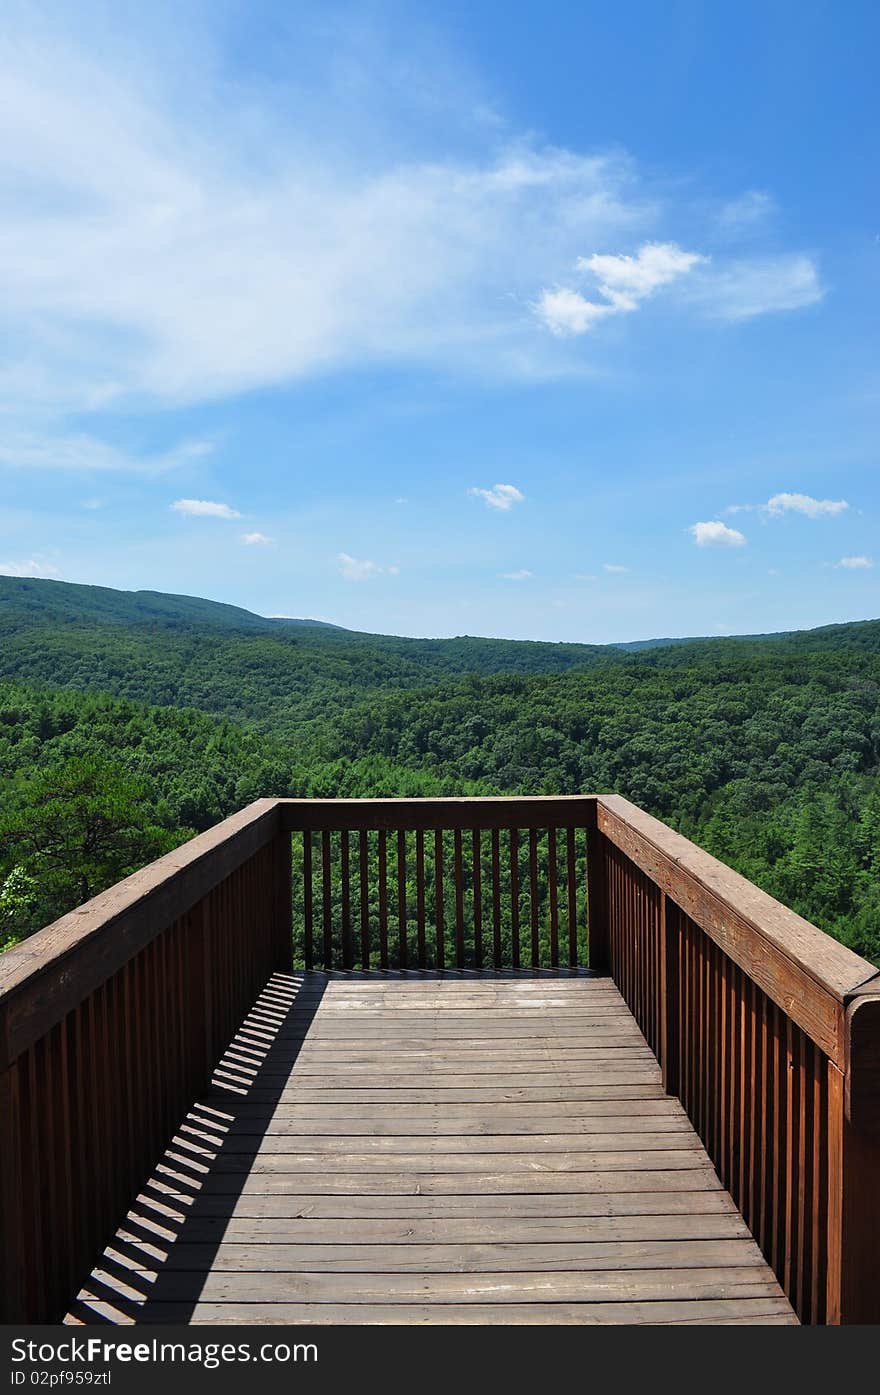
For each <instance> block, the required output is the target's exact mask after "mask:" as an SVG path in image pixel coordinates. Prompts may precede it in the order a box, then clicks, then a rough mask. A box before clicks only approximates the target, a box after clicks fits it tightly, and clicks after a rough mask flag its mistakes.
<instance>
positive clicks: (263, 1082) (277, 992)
mask: <svg viewBox="0 0 880 1395" xmlns="http://www.w3.org/2000/svg"><path fill="white" fill-rule="evenodd" d="M325 982H326V980H324V978H323V976H322V975H317V974H316V975H314V976H312V975H309V976H308V978H306V977H304V976H303V975H301V974H282V973H276V974H273V976H272V978H271V979H270V980H269V982H268V983H267V985H266V987H265V988H264V989H263V991H262V993H261V994H260V996H259V998H258V999H257V1001H256V1003H255V1004H254V1006H253V1007H252V1008H251V1010H250V1012H249V1013H248V1014H247V1016H246V1017H245V1019H244V1021H243V1022H242V1024H241V1026H240V1027H239V1029H238V1031H237V1032H236V1034H235V1037H234V1038H233V1040H232V1042H231V1043H230V1044H229V1046H228V1047H227V1049H226V1051H225V1052H224V1055H223V1057H222V1059H221V1060H220V1062H219V1063H218V1065H217V1067H216V1068H215V1071H214V1075H213V1079H212V1082H211V1090H210V1091H209V1092H208V1093H207V1094H206V1095H205V1097H204V1098H202V1099H201V1100H199V1101H198V1102H197V1103H195V1104H194V1105H193V1107H192V1108H191V1109H190V1110H189V1111H188V1113H187V1115H186V1117H185V1118H184V1119H183V1120H182V1122H181V1124H180V1126H179V1127H178V1129H177V1131H176V1132H175V1134H174V1137H173V1139H172V1141H171V1143H170V1144H169V1146H168V1147H167V1148H166V1150H165V1152H164V1154H163V1155H162V1157H161V1159H160V1160H159V1162H158V1163H157V1165H156V1167H155V1169H154V1171H153V1173H152V1174H151V1176H150V1178H149V1180H148V1181H147V1183H146V1184H145V1185H144V1187H143V1188H142V1189H141V1191H140V1192H139V1194H138V1196H137V1198H136V1200H135V1202H134V1204H133V1205H132V1206H131V1208H130V1210H129V1211H128V1213H127V1215H126V1218H125V1220H124V1222H123V1223H122V1224H121V1225H120V1226H119V1228H118V1230H117V1231H116V1234H115V1235H114V1237H113V1239H112V1241H111V1242H110V1244H109V1245H108V1246H107V1248H106V1249H105V1250H104V1253H103V1254H102V1255H101V1258H100V1260H99V1261H98V1263H97V1265H96V1266H95V1268H94V1269H93V1271H92V1273H91V1274H90V1275H89V1277H88V1279H87V1280H86V1282H85V1283H84V1284H83V1285H82V1288H81V1289H80V1292H79V1293H78V1295H77V1297H76V1299H75V1300H74V1302H73V1303H72V1304H71V1307H70V1310H69V1313H68V1316H67V1319H66V1321H68V1322H73V1323H89V1324H92V1323H109V1324H127V1323H134V1322H173V1323H185V1322H188V1321H189V1319H190V1317H191V1316H192V1311H193V1309H194V1307H195V1305H196V1303H197V1302H198V1300H199V1296H200V1294H201V1291H202V1288H203V1286H204V1282H205V1278H206V1276H207V1274H208V1273H209V1271H210V1269H211V1264H212V1261H213V1259H214V1256H215V1254H216V1252H217V1249H218V1247H219V1245H220V1244H221V1243H222V1241H223V1238H224V1235H225V1232H226V1229H227V1227H228V1224H229V1222H230V1220H231V1219H232V1217H233V1215H234V1214H235V1211H236V1205H237V1203H238V1201H239V1199H240V1198H241V1196H242V1193H243V1189H244V1185H245V1183H246V1181H247V1178H248V1176H249V1174H250V1171H251V1169H252V1167H253V1163H254V1160H255V1158H256V1157H257V1155H258V1153H259V1151H260V1146H261V1144H262V1142H263V1137H264V1134H265V1131H266V1128H267V1127H268V1125H269V1123H270V1121H271V1120H272V1117H273V1115H274V1113H275V1110H276V1108H277V1106H278V1104H279V1102H280V1100H281V1098H282V1096H283V1093H284V1089H285V1086H286V1085H287V1082H288V1080H289V1078H290V1075H291V1072H292V1071H293V1068H294V1065H295V1063H296V1060H297V1057H298V1056H299V1053H300V1050H301V1048H302V1046H303V1044H304V1042H305V1040H306V1037H307V1035H308V1031H309V1027H310V1026H311V1023H312V1020H313V1018H314V1015H315V1013H316V1011H317V1009H318V1006H319V1004H320V1001H321V997H322V995H323V992H324V986H325ZM294 1013H295V1018H294Z"/></svg>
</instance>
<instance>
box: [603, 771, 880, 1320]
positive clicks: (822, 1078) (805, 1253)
mask: <svg viewBox="0 0 880 1395" xmlns="http://www.w3.org/2000/svg"><path fill="white" fill-rule="evenodd" d="M592 855H593V857H594V858H595V859H596V862H597V864H598V866H599V867H600V868H601V871H600V872H599V873H598V877H599V879H600V880H601V882H602V888H601V896H602V901H603V904H604V916H603V920H604V930H605V935H604V944H603V945H601V947H600V938H601V937H600V935H599V933H598V929H597V927H596V926H595V925H594V934H593V937H592V938H591V947H592V952H593V961H592V962H593V966H594V967H595V968H599V969H602V968H607V969H608V971H609V972H610V973H611V975H612V977H613V978H614V980H615V982H616V983H617V985H618V987H619V988H620V991H621V992H622V994H623V996H624V998H625V999H626V1001H627V1003H628V1004H629V1007H630V1008H631V1010H632V1012H633V1014H634V1016H635V1017H636V1019H637V1021H638V1023H639V1025H640V1027H641V1028H642V1031H643V1032H644V1034H645V1037H646V1038H647V1040H648V1043H649V1045H650V1046H651V1048H652V1050H653V1051H654V1052H655V1054H656V1056H657V1058H658V1060H659V1062H660V1065H661V1069H662V1071H663V1078H664V1083H665V1087H666V1089H667V1090H668V1091H669V1093H670V1094H674V1095H677V1096H678V1097H679V1099H680V1100H681V1102H682V1104H683V1105H684V1108H685V1109H686V1111H687V1113H688V1116H689V1117H690V1119H691V1122H692V1123H693V1125H694V1127H695V1128H696V1130H697V1132H698V1133H699V1135H700V1137H701V1138H702V1140H703V1143H704V1144H705V1147H706V1150H707V1152H708V1153H709V1156H710V1157H711V1158H712V1161H713V1162H714V1164H715V1167H716V1169H717V1171H718V1175H719V1177H720V1178H721V1181H722V1182H723V1183H724V1185H725V1186H726V1187H727V1188H728V1190H729V1191H730V1193H731V1195H732V1197H733V1199H734V1201H735V1202H736V1204H737V1206H738V1207H739V1209H740V1211H741V1212H742V1215H743V1217H744V1219H745V1221H746V1223H747V1225H748V1226H749V1228H750V1229H751V1231H752V1234H753V1235H754V1236H755V1238H756V1239H757V1241H758V1243H759V1245H760V1246H761V1249H762V1250H763V1252H764V1254H765V1255H766V1257H767V1259H768V1261H769V1262H770V1264H771V1265H772V1267H773V1269H774V1271H775V1273H776V1275H777V1277H778V1278H779V1281H780V1283H781V1284H782V1287H783V1288H784V1290H785V1292H786V1293H787V1295H788V1297H789V1299H790V1300H791V1302H792V1305H793V1306H794V1308H795V1310H796V1312H797V1313H798V1315H799V1317H800V1318H801V1320H802V1321H803V1322H809V1323H821V1322H828V1323H840V1322H878V1321H880V976H878V973H877V970H876V969H875V967H874V966H873V965H872V964H870V963H868V962H867V960H864V959H861V958H859V956H858V955H856V954H853V953H852V952H851V951H850V950H848V949H846V948H845V946H843V945H841V944H839V943H838V942H837V941H836V940H833V939H831V937H830V936H828V935H825V934H823V933H822V932H821V931H820V930H817V929H816V927H815V926H813V925H810V924H809V923H808V922H807V921H805V920H802V919H801V917H800V916H797V915H795V914H794V912H793V911H790V910H788V909H787V908H786V907H784V906H781V905H780V904H779V903H778V902H777V901H774V900H773V899H772V897H770V896H767V895H766V894H765V893H764V892H762V891H759V890H758V888H757V887H755V886H753V885H752V884H751V883H750V882H747V881H745V880H744V878H742V877H740V876H738V875H737V874H736V873H735V872H732V871H731V870H730V869H729V868H728V867H725V866H724V865H723V864H722V863H720V862H718V861H716V859H715V858H713V857H710V856H709V854H708V853H705V852H703V851H702V850H701V849H700V848H697V847H695V846H694V844H693V843H689V842H688V841H687V839H685V838H682V837H680V836H679V835H678V834H676V833H673V832H672V830H671V829H669V828H667V827H666V826H665V825H664V824H662V823H659V822H658V821H657V820H656V819H653V818H651V817H650V816H649V815H647V814H645V813H643V812H642V811H641V810H640V809H637V808H636V807H635V806H634V805H632V804H629V803H628V802H627V801H626V800H625V799H620V798H618V797H616V796H599V797H598V799H597V836H596V837H595V839H594V843H593V850H592ZM594 919H595V917H594Z"/></svg>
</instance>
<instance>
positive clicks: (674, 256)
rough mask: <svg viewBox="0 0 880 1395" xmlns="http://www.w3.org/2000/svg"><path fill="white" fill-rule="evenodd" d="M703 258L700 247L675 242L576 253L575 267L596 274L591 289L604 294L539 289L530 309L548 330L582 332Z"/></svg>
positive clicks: (629, 306) (636, 303) (631, 307)
mask: <svg viewBox="0 0 880 1395" xmlns="http://www.w3.org/2000/svg"><path fill="white" fill-rule="evenodd" d="M707 260H708V258H706V257H704V256H702V255H701V254H700V253H699V252H685V251H684V250H683V249H682V248H681V247H679V246H678V245H677V244H676V243H674V242H646V243H645V244H644V245H643V246H642V247H640V248H639V250H638V252H637V253H636V255H635V256H634V257H631V256H627V255H605V254H601V253H598V252H594V253H593V255H592V256H590V257H578V259H577V262H576V263H575V266H576V269H577V270H578V271H579V272H583V273H587V274H589V275H591V276H593V277H594V278H595V280H596V283H597V284H596V289H597V291H598V293H599V294H600V295H601V296H603V297H604V299H602V300H600V301H595V300H588V299H587V298H586V296H583V295H581V293H580V292H579V291H574V290H571V289H570V288H568V287H564V286H563V287H558V288H557V289H556V290H552V291H551V290H546V289H545V290H543V291H542V292H541V294H540V296H539V297H538V300H537V302H536V303H535V305H534V307H533V308H534V311H535V314H536V315H537V316H538V319H539V320H541V321H542V323H543V324H544V325H546V327H547V328H548V329H549V330H550V331H551V333H552V334H556V335H560V336H565V335H578V334H585V333H586V332H587V330H589V329H592V327H593V325H594V324H595V323H596V321H597V320H601V319H604V318H605V317H606V316H607V315H619V314H624V313H628V312H630V311H632V310H637V309H638V307H639V305H640V304H641V302H642V301H643V300H646V299H647V298H648V297H649V296H651V295H653V294H654V292H655V291H656V290H658V289H659V288H660V287H661V286H666V285H669V284H670V282H672V281H675V280H677V279H678V278H679V277H680V276H683V275H685V273H686V272H688V271H690V270H691V269H692V268H693V267H695V266H696V265H698V263H700V262H705V261H707Z"/></svg>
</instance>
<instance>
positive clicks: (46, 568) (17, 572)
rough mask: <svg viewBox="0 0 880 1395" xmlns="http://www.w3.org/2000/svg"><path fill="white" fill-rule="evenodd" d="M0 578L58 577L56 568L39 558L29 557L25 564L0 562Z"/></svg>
mask: <svg viewBox="0 0 880 1395" xmlns="http://www.w3.org/2000/svg"><path fill="white" fill-rule="evenodd" d="M0 576H42V577H53V576H58V568H57V567H55V566H53V565H52V563H51V562H46V561H44V560H43V558H41V557H29V558H28V559H27V561H25V562H0Z"/></svg>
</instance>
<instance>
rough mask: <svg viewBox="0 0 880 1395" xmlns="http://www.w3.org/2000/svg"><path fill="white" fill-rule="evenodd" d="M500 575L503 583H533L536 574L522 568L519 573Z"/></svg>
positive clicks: (502, 573)
mask: <svg viewBox="0 0 880 1395" xmlns="http://www.w3.org/2000/svg"><path fill="white" fill-rule="evenodd" d="M498 575H499V577H500V578H501V580H502V581H531V579H532V577H533V576H534V575H535V573H534V572H530V571H529V570H528V569H527V568H526V567H521V568H520V570H519V571H517V572H499V573H498Z"/></svg>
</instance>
